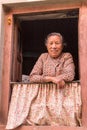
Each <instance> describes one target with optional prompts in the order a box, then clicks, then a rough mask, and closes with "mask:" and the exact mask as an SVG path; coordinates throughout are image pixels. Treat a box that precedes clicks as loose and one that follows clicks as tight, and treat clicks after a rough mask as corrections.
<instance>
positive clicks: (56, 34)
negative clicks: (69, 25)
mask: <svg viewBox="0 0 87 130" xmlns="http://www.w3.org/2000/svg"><path fill="white" fill-rule="evenodd" d="M51 36H58V37H60V38H61V42H62V43H63V36H62V35H61V34H60V33H57V32H52V33H50V34H48V35H47V38H46V39H45V44H47V40H48V38H49V37H51Z"/></svg>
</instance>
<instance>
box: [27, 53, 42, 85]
mask: <svg viewBox="0 0 87 130" xmlns="http://www.w3.org/2000/svg"><path fill="white" fill-rule="evenodd" d="M43 59H44V54H41V56H40V57H39V58H38V60H37V62H36V64H35V65H34V67H33V69H32V71H31V73H30V75H29V81H30V83H35V82H43Z"/></svg>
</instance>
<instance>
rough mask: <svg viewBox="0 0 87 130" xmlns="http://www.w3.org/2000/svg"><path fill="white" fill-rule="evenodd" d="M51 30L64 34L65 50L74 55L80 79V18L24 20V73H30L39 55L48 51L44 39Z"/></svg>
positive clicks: (22, 31) (22, 32) (22, 34)
mask: <svg viewBox="0 0 87 130" xmlns="http://www.w3.org/2000/svg"><path fill="white" fill-rule="evenodd" d="M51 32H59V33H61V34H62V35H63V37H64V42H65V43H67V47H66V48H65V50H64V51H68V52H70V53H71V54H72V55H73V58H74V62H75V66H76V75H75V80H78V79H79V66H78V18H62V19H44V20H30V21H22V22H21V41H22V54H23V64H22V74H26V75H29V73H30V72H31V70H32V68H33V66H34V64H35V62H36V60H37V59H38V57H39V55H40V54H41V53H43V52H46V51H47V50H46V48H45V44H44V41H45V38H46V36H47V34H49V33H51Z"/></svg>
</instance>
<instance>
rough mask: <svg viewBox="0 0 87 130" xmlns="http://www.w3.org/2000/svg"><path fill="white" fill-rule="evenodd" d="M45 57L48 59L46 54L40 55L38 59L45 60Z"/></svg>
mask: <svg viewBox="0 0 87 130" xmlns="http://www.w3.org/2000/svg"><path fill="white" fill-rule="evenodd" d="M47 57H48V53H42V54H41V55H40V57H39V58H40V59H42V60H45V59H47Z"/></svg>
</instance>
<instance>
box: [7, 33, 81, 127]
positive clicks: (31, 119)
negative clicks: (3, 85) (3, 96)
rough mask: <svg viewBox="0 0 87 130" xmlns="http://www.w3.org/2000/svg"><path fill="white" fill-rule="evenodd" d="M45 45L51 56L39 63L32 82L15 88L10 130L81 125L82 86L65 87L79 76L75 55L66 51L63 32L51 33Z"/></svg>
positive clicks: (46, 55) (11, 105) (9, 118)
mask: <svg viewBox="0 0 87 130" xmlns="http://www.w3.org/2000/svg"><path fill="white" fill-rule="evenodd" d="M45 45H46V47H47V50H48V53H43V54H41V56H40V57H39V59H38V60H37V62H36V64H35V66H34V68H33V70H32V71H31V73H30V76H29V81H30V83H29V84H24V85H20V84H19V85H15V87H14V90H13V94H12V99H11V104H10V109H9V115H8V122H7V126H6V129H12V128H16V127H17V126H19V125H21V124H26V125H58V126H59V125H60V126H61V125H65V126H78V125H79V126H80V125H81V121H80V114H81V109H80V108H81V96H80V93H81V91H80V90H81V89H80V86H79V85H77V83H75V84H74V86H73V85H72V84H73V83H67V84H65V82H67V81H72V80H73V79H74V75H75V66H74V62H73V58H72V55H71V54H70V53H64V52H63V48H64V43H63V38H62V36H61V34H60V33H55V32H54V33H51V34H49V35H48V36H47V39H46V41H45ZM49 82H50V83H49Z"/></svg>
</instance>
